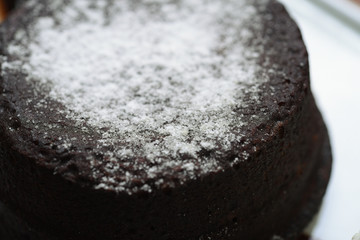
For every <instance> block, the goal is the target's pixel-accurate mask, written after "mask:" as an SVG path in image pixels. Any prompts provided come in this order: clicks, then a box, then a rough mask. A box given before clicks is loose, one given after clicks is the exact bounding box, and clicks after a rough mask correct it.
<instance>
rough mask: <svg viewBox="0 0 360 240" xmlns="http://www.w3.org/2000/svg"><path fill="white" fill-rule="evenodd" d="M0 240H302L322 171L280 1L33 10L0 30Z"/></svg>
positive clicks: (48, 3) (295, 39) (295, 32)
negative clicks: (300, 239) (297, 239)
mask: <svg viewBox="0 0 360 240" xmlns="http://www.w3.org/2000/svg"><path fill="white" fill-rule="evenodd" d="M0 36H1V38H0V41H1V42H0V94H1V95H0V201H1V202H2V203H0V238H1V239H19V240H22V239H36V240H42V239H46V240H48V239H53V240H56V239H59V240H60V239H76V240H81V239H109V240H113V239H121V240H144V239H146V240H152V239H154V240H199V239H200V240H210V239H212V240H220V239H221V240H231V239H234V240H239V239H244V240H245V239H246V240H257V239H259V240H264V239H296V237H298V236H299V235H300V234H301V232H302V230H303V229H304V227H305V226H306V225H307V223H308V222H309V221H310V220H311V218H312V217H313V215H314V214H315V213H316V212H317V210H318V208H319V205H320V203H321V199H322V197H323V195H324V193H325V189H326V185H327V182H328V179H329V175H330V169H331V151H330V146H329V139H328V135H327V130H326V127H325V125H324V123H323V120H322V117H321V115H320V113H319V111H318V109H317V107H316V104H315V102H314V98H313V96H312V93H311V91H310V84H309V65H308V56H307V51H306V48H305V46H304V43H303V41H302V37H301V34H300V32H299V29H298V28H297V26H296V24H295V23H294V22H293V21H292V20H291V18H290V17H289V15H288V14H287V12H286V11H285V9H284V8H283V6H282V5H281V4H279V3H278V2H276V1H274V0H198V1H194V0H136V1H134V0H132V1H131V0H124V1H112V0H107V1H95V0H92V1H88V0H68V1H61V0H55V1H54V0H37V1H35V0H30V1H26V2H25V3H24V4H22V5H19V7H18V8H17V9H16V10H14V11H13V13H12V14H11V15H10V16H9V18H8V19H7V20H6V21H5V22H4V23H3V24H2V25H1V27H0Z"/></svg>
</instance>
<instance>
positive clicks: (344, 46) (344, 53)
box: [281, 0, 360, 240]
mask: <svg viewBox="0 0 360 240" xmlns="http://www.w3.org/2000/svg"><path fill="white" fill-rule="evenodd" d="M281 2H283V3H284V4H285V5H286V7H287V9H288V10H289V12H290V14H291V15H292V16H293V18H294V19H295V20H296V21H297V22H298V24H299V26H300V28H301V30H302V33H303V37H304V40H305V43H306V45H307V47H308V51H309V57H310V66H311V81H312V90H313V92H314V95H315V98H316V100H317V103H318V105H319V107H320V110H321V111H322V113H323V116H324V118H325V121H326V123H327V126H328V128H329V132H330V137H331V142H332V147H333V157H334V163H333V172H332V176H331V181H330V185H329V188H328V191H327V194H326V196H325V199H324V202H323V206H322V209H321V211H320V214H319V217H318V219H317V221H316V222H315V227H314V229H313V231H312V234H311V235H312V238H313V239H316V240H347V239H349V240H350V239H351V238H352V236H353V235H355V233H356V232H358V231H359V230H360V106H359V105H360V5H359V6H358V5H355V4H353V3H351V2H348V1H347V0H312V1H311V0H281ZM324 3H325V4H324Z"/></svg>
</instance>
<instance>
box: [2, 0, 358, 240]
mask: <svg viewBox="0 0 360 240" xmlns="http://www.w3.org/2000/svg"><path fill="white" fill-rule="evenodd" d="M194 1H196V0H194ZM280 1H281V2H282V3H283V4H284V5H285V6H286V8H287V9H288V10H289V12H290V14H291V16H292V17H293V18H294V19H295V20H296V22H297V23H298V24H299V27H300V28H301V30H302V33H303V37H304V41H305V43H306V45H307V47H308V51H309V58H310V66H311V81H312V90H313V93H314V95H315V98H316V99H317V103H318V105H319V107H320V110H321V111H322V113H323V116H324V118H325V121H326V123H327V126H328V128H329V133H330V137H331V141H332V147H333V156H334V163H333V172H332V177H331V180H330V184H329V188H328V191H327V194H326V196H325V199H324V202H323V205H322V208H321V211H320V213H319V215H318V217H317V218H316V219H315V220H314V222H313V224H312V227H311V228H309V229H308V230H307V231H308V232H309V235H311V239H312V240H351V238H352V237H353V236H354V235H355V233H357V232H358V231H359V230H360V161H359V160H360V0H280ZM7 2H8V4H7V5H6V4H5V2H4V1H2V0H0V21H1V19H3V18H4V17H5V14H6V11H5V10H6V8H10V7H12V6H13V4H14V3H15V1H14V0H7ZM354 239H355V238H354Z"/></svg>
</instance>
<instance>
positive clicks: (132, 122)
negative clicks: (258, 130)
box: [3, 0, 265, 191]
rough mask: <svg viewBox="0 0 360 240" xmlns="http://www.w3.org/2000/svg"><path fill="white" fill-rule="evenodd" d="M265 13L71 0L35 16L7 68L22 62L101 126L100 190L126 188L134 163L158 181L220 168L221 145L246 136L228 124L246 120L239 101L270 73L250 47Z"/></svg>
mask: <svg viewBox="0 0 360 240" xmlns="http://www.w3.org/2000/svg"><path fill="white" fill-rule="evenodd" d="M51 2H52V3H51V4H50V6H49V8H50V9H56V8H57V7H58V5H59V3H62V2H63V1H60V0H57V1H51ZM260 21H261V20H260V18H259V16H257V10H256V8H255V7H254V6H252V5H251V4H249V1H246V0H182V1H174V0H142V1H140V0H137V1H130V0H124V1H88V0H74V1H70V3H68V4H67V5H65V6H62V7H59V8H58V10H57V11H55V13H54V16H51V17H46V16H44V17H40V18H38V20H36V21H35V22H34V23H33V24H32V25H31V34H30V35H31V37H30V39H28V40H26V42H25V43H24V41H25V40H24V39H23V36H24V34H23V33H22V32H21V31H19V32H18V37H17V38H18V39H17V41H14V43H13V44H12V45H11V46H9V52H10V54H12V55H14V56H17V61H16V62H15V61H14V62H13V63H12V62H11V61H9V62H8V63H7V65H6V67H8V68H11V67H13V68H18V67H19V66H21V69H22V71H23V72H25V73H26V74H27V75H28V81H29V82H33V83H34V84H35V85H36V84H40V85H41V86H47V87H48V89H50V91H49V96H50V97H51V99H53V100H55V101H58V102H60V103H62V104H63V105H64V106H66V111H65V114H66V115H67V118H69V119H72V120H75V121H76V122H77V123H79V125H80V124H86V125H88V126H90V127H92V128H94V129H97V131H98V132H99V133H100V134H101V135H102V137H101V139H99V140H98V141H97V145H98V148H99V149H101V148H102V147H103V146H111V148H112V149H113V150H112V151H111V152H107V153H105V156H107V157H106V158H104V159H103V161H108V162H107V163H106V166H109V167H108V168H105V169H103V170H96V169H94V175H97V176H98V177H100V179H101V181H100V182H99V183H98V185H97V188H105V189H109V188H111V189H113V188H114V189H116V190H117V191H122V190H125V189H126V188H127V187H126V186H127V185H129V184H130V183H131V181H132V180H133V179H134V178H136V177H137V176H135V175H134V173H133V172H131V171H128V170H127V169H126V166H129V164H130V165H132V166H131V168H132V169H133V168H136V169H137V171H138V172H141V176H145V178H146V179H157V182H156V183H155V184H156V185H159V184H161V183H162V179H161V174H162V172H163V171H164V169H174V168H181V170H182V172H183V174H185V175H186V176H189V178H194V177H196V176H198V175H199V174H201V173H205V172H210V171H217V170H219V164H218V160H217V159H216V157H214V156H216V154H217V151H218V150H219V149H221V150H222V151H227V150H230V149H231V146H232V143H234V142H236V141H238V140H239V138H240V137H241V135H239V134H235V133H233V130H232V127H231V126H232V125H234V121H235V124H236V125H237V126H242V125H245V124H246V121H244V120H243V119H242V118H241V117H240V116H236V115H235V113H234V111H233V109H234V107H236V106H241V107H246V103H245V102H243V101H242V96H243V94H245V93H249V92H251V93H252V94H253V98H256V96H257V91H258V86H260V85H261V84H262V83H263V82H264V81H265V79H257V78H256V77H255V74H256V71H257V68H258V67H257V64H256V57H257V56H258V55H259V54H260V53H261V49H260V48H259V47H257V48H255V47H251V44H250V45H249V40H250V39H251V38H253V37H254V33H253V31H256V29H257V28H260V27H261V24H260V23H259V22H260ZM249 26H251V28H252V30H250V27H249ZM21 43H23V44H26V46H27V48H26V49H25V48H24V47H23V45H22V44H21ZM25 53H26V54H25ZM19 61H21V62H22V63H21V64H19ZM3 67H5V65H4V66H3ZM69 142H70V143H69ZM67 143H69V144H70V145H71V140H67ZM203 151H207V152H214V154H213V155H211V156H210V155H208V156H203V155H201V154H200V152H203ZM218 155H219V156H220V153H219V154H218ZM243 156H246V154H243ZM239 157H241V156H239ZM138 158H142V159H144V161H142V162H141V163H139V162H132V160H133V159H138ZM244 158H245V157H244ZM236 159H237V161H242V160H243V159H239V158H236ZM89 162H90V163H93V162H94V159H92V158H91V156H90V157H89ZM120 163H122V164H121V166H120ZM113 172H116V173H117V174H119V173H122V174H123V176H124V177H123V180H122V181H121V182H119V181H118V180H114V178H113V177H111V174H112V173H113ZM139 174H140V173H139ZM105 176H106V177H105ZM151 189H152V187H151V186H149V185H147V184H145V183H144V184H143V185H142V187H139V189H138V190H143V191H151Z"/></svg>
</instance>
